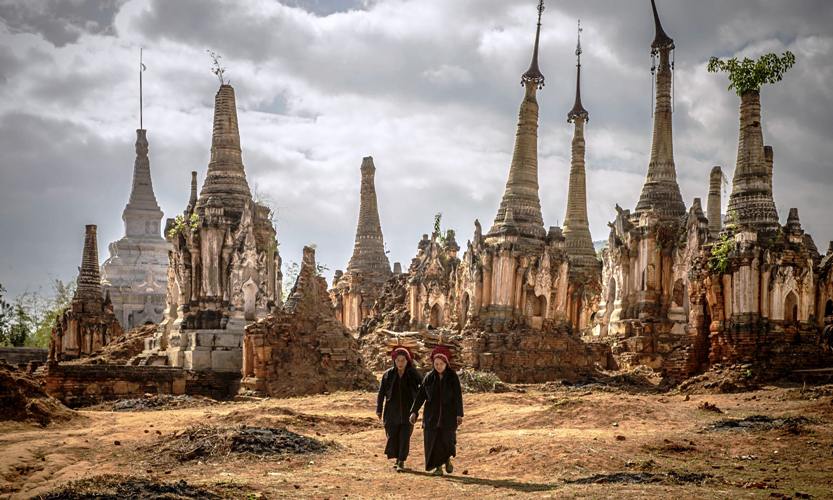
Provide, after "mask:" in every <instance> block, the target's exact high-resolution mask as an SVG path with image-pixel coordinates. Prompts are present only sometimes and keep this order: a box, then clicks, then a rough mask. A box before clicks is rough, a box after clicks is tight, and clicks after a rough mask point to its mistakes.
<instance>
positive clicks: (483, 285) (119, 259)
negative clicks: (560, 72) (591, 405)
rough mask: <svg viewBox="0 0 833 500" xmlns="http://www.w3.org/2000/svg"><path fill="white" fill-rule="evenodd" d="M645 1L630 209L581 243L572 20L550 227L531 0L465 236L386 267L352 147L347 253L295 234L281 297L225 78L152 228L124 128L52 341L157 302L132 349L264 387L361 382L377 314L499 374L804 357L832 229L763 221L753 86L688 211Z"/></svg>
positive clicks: (825, 278) (142, 166)
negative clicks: (642, 165)
mask: <svg viewBox="0 0 833 500" xmlns="http://www.w3.org/2000/svg"><path fill="white" fill-rule="evenodd" d="M651 6H652V9H653V16H654V21H655V38H654V40H653V43H652V44H651V54H652V57H653V58H654V59H655V63H654V67H653V68H652V71H654V72H655V95H656V97H655V103H654V113H653V136H652V145H651V154H650V161H649V164H648V171H647V175H646V179H645V183H644V185H643V187H642V191H641V194H640V197H639V200H638V202H637V204H636V206H635V208H634V209H633V210H632V211H631V210H626V209H622V208H621V207H619V206H618V205H617V206H616V211H617V214H616V218H615V220H614V221H613V222H612V223H610V224H609V226H610V236H609V239H608V243H607V247H606V248H605V249H604V250H603V251H602V252H601V253H600V254H599V256H597V254H596V251H595V249H594V245H593V241H592V239H591V233H590V228H589V222H588V216H587V202H588V193H587V188H586V174H585V146H586V144H585V139H584V130H585V126H586V124H587V122H588V120H589V113H588V112H587V110H586V109H585V108H584V106H583V105H582V100H581V53H582V50H581V39H580V38H579V40H578V43H577V45H576V86H575V101H574V105H573V107H572V109H571V110H569V112H568V113H567V121H568V123H571V124H572V126H573V139H572V144H571V164H570V169H569V175H568V176H565V177H566V178H567V179H568V182H567V206H566V212H565V216H564V222H563V225H562V227H558V226H549V227H547V226H545V225H544V220H543V216H542V211H541V199H540V197H539V176H538V116H539V104H538V100H537V94H538V92H539V91H541V90H542V89H543V87H544V75H543V73H542V71H541V69H540V67H539V60H538V56H539V40H540V36H541V15H542V13H543V10H544V6H543V1H539V3H538V22H537V28H536V32H535V41H534V44H533V50H532V61H531V64H530V66H529V69H528V70H527V71H526V72H525V73H523V75H522V77H521V84H522V86H523V92H524V95H523V98H522V101H521V105H520V110H519V113H518V123H517V129H516V136H515V146H514V151H513V155H512V161H511V164H510V166H509V172H508V178H507V181H506V185H505V190H504V192H503V196H502V199H501V201H500V204H499V206H498V209H497V213H496V215H495V217H494V220H493V222H492V224H491V226H490V227H489V229H488V231H486V232H485V233H484V232H483V230H482V228H481V225H480V222H479V221H478V220H475V221H474V233H473V235H472V237H471V239H470V240H469V241H467V242H466V247H465V249H464V250H463V253H462V256H460V255H459V252H460V250H461V248H460V245H459V244H458V243H457V241H456V235H455V233H454V232H453V231H450V230H449V231H446V232H444V233H442V232H440V231H439V230H438V229H436V230H435V231H434V232H432V233H431V234H430V235H429V234H427V233H426V234H424V235H423V236H422V238H421V240H420V241H419V243H418V244H417V253H416V256H415V257H414V258H413V259H412V261H411V263H410V265H409V267H408V269H406V270H404V272H403V271H402V269H401V268H400V266H399V264H395V265H394V268H393V269H391V265H390V262H389V260H388V257H387V252H386V250H385V245H384V239H383V235H382V228H381V222H380V220H381V219H380V215H379V206H378V203H377V197H376V186H375V174H376V167H375V165H374V163H373V159H372V157H370V156H368V157H365V158H364V159H363V161H362V164H361V168H360V173H361V183H360V198H359V199H360V201H359V214H358V224H357V228H356V237H355V242H354V247H353V254H352V257H351V259H350V261H349V263H348V264H347V267H346V270H345V271H344V272H342V271H337V272H336V273H335V278H334V280H333V284H332V287H331V288H330V289H329V290H327V289H326V284H325V282H324V281H323V278H321V277H319V276H317V271H316V269H315V260H314V252H313V251H312V249H309V248H308V249H306V250H305V253H304V260H303V263H302V268H301V275H300V276H299V278H298V280H297V281H296V283H295V286H294V287H293V291H292V294H291V295H290V297H289V299H288V300H287V303H283V302H282V297H281V281H282V275H281V271H280V265H281V259H280V256H279V254H278V250H277V239H276V230H275V228H274V227H273V225H272V222H271V217H270V215H271V214H270V210H269V208H268V207H266V206H264V205H262V204H259V203H257V202H255V201H254V200H253V198H252V194H251V191H250V189H249V185H248V183H247V180H246V174H245V170H244V166H243V161H242V153H241V145H240V134H239V130H238V124H237V110H236V104H235V94H234V90H233V88H232V87H231V86H230V85H228V84H226V83H222V84H221V86H220V89H219V90H218V92H217V94H216V97H215V103H214V105H215V107H214V122H213V135H212V143H211V160H210V163H209V165H208V171H207V174H206V178H205V180H204V183H203V186H202V189H201V191H199V194H198V189H197V187H198V183H197V175H196V172H192V177H191V193H190V198H189V201H188V204H187V207H186V209H185V210H184V211H183V213H182V214H181V215H179V216H177V217H176V218H169V219H168V220H167V223H166V225H165V230H164V234H165V236H166V240H164V239H162V238H161V237H160V236H159V229H160V228H159V221H160V219H161V216H162V214H161V211H160V210H159V207H158V205H157V204H156V200H155V197H154V195H153V190H152V185H151V181H150V171H149V164H148V159H147V141H146V138H145V131H144V130H143V129H140V130H139V131H138V132H137V142H136V153H137V158H136V162H135V165H134V180H133V189H132V192H131V196H130V201H129V203H128V205H127V207H126V208H125V210H124V214H123V219H124V222H125V237H124V238H122V239H121V240H119V241H117V242H114V243H113V244H111V246H110V252H111V257H110V258H109V259H108V260H107V261H106V262H105V264H104V265H103V266H102V271H101V272H102V274H103V278H104V280H103V285H104V289H102V280H101V278H100V277H99V275H98V272H99V270H98V267H97V250H96V249H95V229H94V226H93V227H92V228H90V227H88V234H87V241H86V243H85V251H84V257H83V265H82V268H81V275H80V277H79V286H78V292H77V293H76V298H75V299H74V300H73V304H72V306H71V308H70V310H68V311H67V312H66V313H65V314H64V315H63V316H62V317H61V319H60V320H59V322H58V325H57V326H56V332H55V334H54V335H53V349H52V350H53V359H60V358H61V357H72V356H81V355H85V354H89V353H91V352H93V351H94V350H95V349H96V348H97V347H100V346H101V345H103V344H106V343H107V342H108V339H110V338H112V337H113V335H114V333H115V332H117V331H119V329H120V327H119V322H121V325H122V326H124V327H125V328H129V327H132V326H136V325H140V324H144V323H147V322H153V323H155V322H157V321H160V320H161V322H160V324H159V326H158V329H157V331H156V334H155V335H154V336H153V338H150V339H148V340H147V342H146V351H145V352H144V353H143V354H142V355H141V356H139V357H138V358H136V359H134V360H133V362H134V363H136V364H142V365H166V366H174V367H180V368H184V369H188V370H213V371H218V372H240V373H241V376H242V377H243V387H244V390H250V391H254V392H259V393H266V394H276V395H277V394H289V393H295V392H293V391H294V390H295V389H298V393H305V392H309V391H315V390H325V389H326V388H327V387H335V385H334V384H335V379H336V378H337V377H336V376H335V374H336V373H338V372H341V373H350V374H351V375H350V377H349V378H350V380H352V382H350V381H348V382H347V384H348V385H351V384H352V385H351V386H360V385H362V384H364V383H365V382H366V381H367V380H368V374H367V372H366V370H365V369H364V368H363V367H362V366H360V365H361V363H362V361H361V357H360V356H359V355H358V353H357V347H356V345H357V343H356V342H355V340H356V339H355V338H354V336H356V335H357V334H358V335H361V336H363V338H362V341H363V342H372V341H378V339H379V336H378V335H375V336H374V335H366V334H367V333H368V331H369V330H372V329H374V328H378V329H380V330H384V331H385V332H387V333H395V332H389V331H388V330H387V328H389V327H390V325H394V324H395V325H399V328H400V329H401V328H403V327H404V328H406V329H408V330H417V331H427V330H438V331H439V332H440V333H439V335H434V336H433V337H432V338H440V339H442V338H445V337H444V336H446V335H447V336H448V338H449V339H450V338H451V337H454V343H455V345H457V346H459V347H460V349H461V351H462V352H461V360H460V361H461V363H462V364H463V365H465V366H469V367H472V368H475V369H481V370H489V371H494V372H496V373H498V374H499V375H500V376H501V378H504V379H505V380H508V381H542V380H551V379H553V378H554V377H557V376H566V375H567V374H568V373H571V372H572V373H577V372H579V371H583V370H589V369H592V368H593V367H603V368H612V367H615V366H618V367H625V366H634V365H647V366H650V367H653V368H656V369H659V370H662V371H663V372H665V373H666V374H668V375H670V376H672V377H677V378H682V377H686V376H689V375H692V374H694V373H698V372H701V371H703V370H705V369H707V368H708V367H709V366H711V365H713V364H716V363H730V362H751V363H760V364H764V365H766V366H768V367H770V368H772V369H773V370H783V369H790V368H795V367H800V366H808V365H813V364H818V363H821V362H822V359H823V356H824V352H823V349H821V346H820V344H821V343H823V341H824V340H823V339H824V338H829V342H830V343H831V344H833V271H831V270H833V244H831V248H830V249H829V250H828V253H827V255H826V256H824V257H823V256H821V255H820V254H819V252H818V251H817V249H816V247H815V245H814V244H813V240H812V238H810V236H809V235H807V234H805V233H804V231H803V230H802V228H801V224H800V221H799V218H798V211H797V210H796V209H794V208H793V209H791V210H790V211H789V217H788V219H787V223H786V225H784V226H782V225H780V223H779V220H778V213H777V209H776V207H775V203H774V201H773V197H772V190H773V186H772V179H773V151H772V148H771V147H769V146H765V145H764V143H763V135H762V130H761V113H760V96H759V93H758V92H757V91H756V92H753V93H750V94H748V95H747V94H744V95H743V96H742V103H741V110H740V111H741V112H740V138H739V145H738V156H737V164H736V167H735V172H734V178H733V182H732V194H731V197H730V199H729V204H728V213H727V216H726V224H725V225H724V224H723V220H722V219H723V217H722V215H721V188H722V182H723V177H724V176H723V172H722V169H721V168H720V167H714V168H713V169H712V170H711V172H710V174H709V179H708V181H709V183H708V186H709V189H708V199H707V202H708V206H707V209H706V212H704V211H703V207H702V204H701V201H700V198H694V201H693V203H692V204H691V206H690V207H688V208H686V205H685V203H684V201H683V197H682V194H681V192H680V188H679V185H678V184H677V175H676V166H675V163H674V153H673V135H672V112H673V105H672V102H673V96H672V78H673V76H672V73H673V71H674V68H673V50H674V41H673V40H672V39H671V37H669V36H668V35H667V34H666V32H665V31H664V30H663V28H662V25H661V23H660V18H659V15H658V12H657V8H656V5H655V2H654V1H653V0H652V2H651ZM580 34H581V30H580V29H579V36H580ZM82 285H83V286H82ZM103 290H106V291H107V292H106V293H107V294H108V295H107V297H105V296H104V295H103V294H104V292H103ZM163 295H164V300H163V299H162V298H161V297H163ZM163 304H164V305H163ZM387 333H386V334H387ZM399 333H402V332H399ZM432 335H433V334H432ZM825 335H826V336H827V337H825ZM302 366H304V368H303V369H301V367H302ZM296 376H298V377H305V385H304V387H306V389H299V388H298V387H295V389H293V387H294V386H293V385H292V383H291V382H292V377H296ZM309 377H313V378H312V379H308V378H309ZM307 379H308V380H307ZM316 388H317V389H316ZM322 388H324V389H322Z"/></svg>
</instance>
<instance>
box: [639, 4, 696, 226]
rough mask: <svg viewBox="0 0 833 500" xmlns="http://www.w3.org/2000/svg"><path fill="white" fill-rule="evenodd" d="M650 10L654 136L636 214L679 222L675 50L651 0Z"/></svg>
mask: <svg viewBox="0 0 833 500" xmlns="http://www.w3.org/2000/svg"><path fill="white" fill-rule="evenodd" d="M651 8H652V9H653V11H654V23H655V29H656V36H655V37H654V41H653V43H652V44H651V55H652V56H656V55H657V54H659V67H658V68H657V69H656V103H655V108H654V132H653V139H652V145H651V160H650V162H649V163H648V175H647V176H646V178H645V184H644V185H643V186H642V194H641V196H640V197H639V203H637V205H636V211H635V213H636V214H637V215H638V214H639V213H641V212H645V211H647V210H649V209H651V208H653V209H654V210H655V211H656V212H657V213H658V214H659V216H660V217H661V218H665V219H679V218H681V217H683V216H684V215H685V214H686V209H685V204H684V203H683V198H682V195H681V194H680V186H679V185H678V184H677V171H676V167H675V166H674V141H673V135H672V119H671V76H672V75H671V72H672V70H673V67H672V64H671V51H672V50H673V49H674V41H673V40H672V39H671V38H670V37H669V36H668V35H666V34H665V31H664V30H663V29H662V25H661V24H660V22H659V15H658V14H657V7H656V4H655V3H654V0H651ZM652 71H653V68H652Z"/></svg>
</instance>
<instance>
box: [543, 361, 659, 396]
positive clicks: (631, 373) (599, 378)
mask: <svg viewBox="0 0 833 500" xmlns="http://www.w3.org/2000/svg"><path fill="white" fill-rule="evenodd" d="M563 389H568V390H572V391H582V392H585V391H601V392H626V393H629V394H658V393H661V392H666V391H667V390H668V385H667V383H666V381H665V380H664V379H663V378H662V375H660V374H659V373H657V372H655V371H654V370H651V369H650V368H648V367H645V366H637V367H635V368H633V369H631V370H627V371H620V372H602V371H600V372H597V373H595V374H593V375H588V376H584V377H580V378H577V379H575V380H560V381H557V382H546V383H544V384H541V390H543V391H548V392H549V391H560V390H563Z"/></svg>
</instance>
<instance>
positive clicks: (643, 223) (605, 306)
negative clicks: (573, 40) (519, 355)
mask: <svg viewBox="0 0 833 500" xmlns="http://www.w3.org/2000/svg"><path fill="white" fill-rule="evenodd" d="M651 10H652V13H653V18H654V39H653V41H652V42H651V57H652V60H653V61H654V65H653V67H652V68H651V71H652V72H655V74H656V86H655V90H656V100H655V106H654V122H653V142H652V144H651V156H650V157H651V159H650V162H649V164H648V173H647V176H646V179H645V184H644V185H643V188H642V195H641V196H640V198H639V202H638V203H637V205H636V209H635V211H634V212H633V213H632V212H631V211H630V210H625V209H622V208H621V207H619V205H617V206H616V210H617V216H616V219H615V220H614V222H613V223H611V224H610V227H611V231H610V236H609V238H608V245H607V248H606V249H605V250H604V251H603V254H602V260H603V270H602V275H603V276H604V280H603V282H602V285H603V286H602V292H601V297H602V303H601V310H600V311H599V312H600V314H597V315H596V320H597V322H598V326H599V328H598V329H596V332H597V333H598V334H600V335H607V334H614V335H631V334H632V332H633V331H642V332H645V334H646V336H648V337H649V336H650V335H654V334H666V333H668V332H670V331H671V330H673V331H674V332H675V334H676V333H681V332H683V331H684V330H685V325H686V307H687V304H688V302H687V300H686V298H685V293H684V290H685V287H686V282H687V278H686V273H685V270H684V268H683V267H681V265H680V262H679V261H678V259H679V258H680V252H679V251H678V250H679V248H678V243H679V241H680V238H681V237H682V232H683V231H685V230H686V227H689V226H688V225H687V221H688V220H691V221H692V223H693V224H694V225H693V226H691V227H693V228H695V229H697V228H699V220H700V219H699V212H698V211H696V210H695V211H694V212H692V213H691V214H689V213H688V212H687V211H686V207H685V205H684V204H683V200H682V196H681V195H680V187H679V185H678V184H677V174H676V169H675V166H674V147H673V137H672V133H671V131H672V129H671V121H672V120H671V113H672V108H671V78H672V71H673V69H674V67H673V61H672V51H673V50H674V41H673V40H672V39H671V37H669V36H668V35H667V34H666V33H665V30H664V29H663V28H662V24H661V23H660V20H659V14H658V13H657V6H656V2H655V1H654V0H651ZM657 57H659V63H658V65H657V62H656V58H657ZM698 235H699V233H698ZM640 329H641V330H640Z"/></svg>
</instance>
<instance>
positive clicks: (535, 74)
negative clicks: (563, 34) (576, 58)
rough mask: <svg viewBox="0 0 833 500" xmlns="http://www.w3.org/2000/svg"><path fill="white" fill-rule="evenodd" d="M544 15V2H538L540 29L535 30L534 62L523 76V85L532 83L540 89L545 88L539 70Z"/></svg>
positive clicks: (542, 0) (542, 76)
mask: <svg viewBox="0 0 833 500" xmlns="http://www.w3.org/2000/svg"><path fill="white" fill-rule="evenodd" d="M543 13H544V0H538V27H537V29H536V30H535V46H534V48H533V49H532V62H531V63H530V64H529V69H528V70H526V73H524V74H523V75H522V76H521V85H526V84H527V83H532V84H533V85H535V86H537V87H538V88H539V89H542V88H544V75H543V74H542V73H541V70H540V69H539V68H538V42H539V39H540V38H541V14H543Z"/></svg>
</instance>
